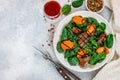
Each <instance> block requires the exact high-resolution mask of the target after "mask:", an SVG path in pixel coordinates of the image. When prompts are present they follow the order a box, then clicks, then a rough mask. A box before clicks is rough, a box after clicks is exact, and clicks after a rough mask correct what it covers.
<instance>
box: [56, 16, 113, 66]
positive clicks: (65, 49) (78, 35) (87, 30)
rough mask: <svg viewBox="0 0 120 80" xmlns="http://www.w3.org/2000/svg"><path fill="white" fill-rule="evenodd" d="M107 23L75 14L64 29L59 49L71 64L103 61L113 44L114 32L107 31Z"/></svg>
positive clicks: (81, 64) (83, 64)
mask: <svg viewBox="0 0 120 80" xmlns="http://www.w3.org/2000/svg"><path fill="white" fill-rule="evenodd" d="M105 30H106V24H105V23H104V22H98V21H97V20H96V19H95V18H93V17H82V16H80V15H77V16H73V17H72V19H71V21H70V22H69V23H68V24H66V26H65V27H64V28H63V30H62V34H61V36H60V40H59V41H58V43H57V47H56V48H57V51H58V52H59V53H63V54H64V58H65V59H66V60H67V61H68V63H69V64H70V65H71V66H76V65H80V66H81V67H85V66H87V65H95V64H97V63H100V62H102V61H103V60H104V59H105V58H106V55H109V49H110V48H111V47H112V46H113V34H111V33H110V34H107V33H106V32H105Z"/></svg>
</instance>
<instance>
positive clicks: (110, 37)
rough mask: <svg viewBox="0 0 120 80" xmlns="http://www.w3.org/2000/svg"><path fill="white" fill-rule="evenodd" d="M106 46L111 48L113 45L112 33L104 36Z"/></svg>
mask: <svg viewBox="0 0 120 80" xmlns="http://www.w3.org/2000/svg"><path fill="white" fill-rule="evenodd" d="M106 46H107V47H108V48H111V47H112V46H113V34H109V35H108V36H107V38H106Z"/></svg>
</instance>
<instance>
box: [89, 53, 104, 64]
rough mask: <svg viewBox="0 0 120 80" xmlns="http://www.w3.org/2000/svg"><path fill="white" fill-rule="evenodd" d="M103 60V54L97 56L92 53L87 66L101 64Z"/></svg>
mask: <svg viewBox="0 0 120 80" xmlns="http://www.w3.org/2000/svg"><path fill="white" fill-rule="evenodd" d="M105 58H106V53H105V52H103V53H99V54H97V53H94V54H93V56H91V58H90V61H89V64H91V65H95V64H97V63H100V62H102V61H103V60H104V59H105Z"/></svg>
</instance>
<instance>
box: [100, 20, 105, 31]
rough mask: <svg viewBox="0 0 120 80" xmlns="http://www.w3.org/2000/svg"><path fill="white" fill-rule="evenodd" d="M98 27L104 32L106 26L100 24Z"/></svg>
mask: <svg viewBox="0 0 120 80" xmlns="http://www.w3.org/2000/svg"><path fill="white" fill-rule="evenodd" d="M99 26H100V28H101V29H102V30H103V31H105V29H106V24H105V23H103V22H101V23H100V24H99Z"/></svg>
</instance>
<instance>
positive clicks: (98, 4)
mask: <svg viewBox="0 0 120 80" xmlns="http://www.w3.org/2000/svg"><path fill="white" fill-rule="evenodd" d="M86 7H87V9H88V10H90V11H92V12H98V13H99V12H101V11H102V10H103V7H104V2H103V0H86Z"/></svg>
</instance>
